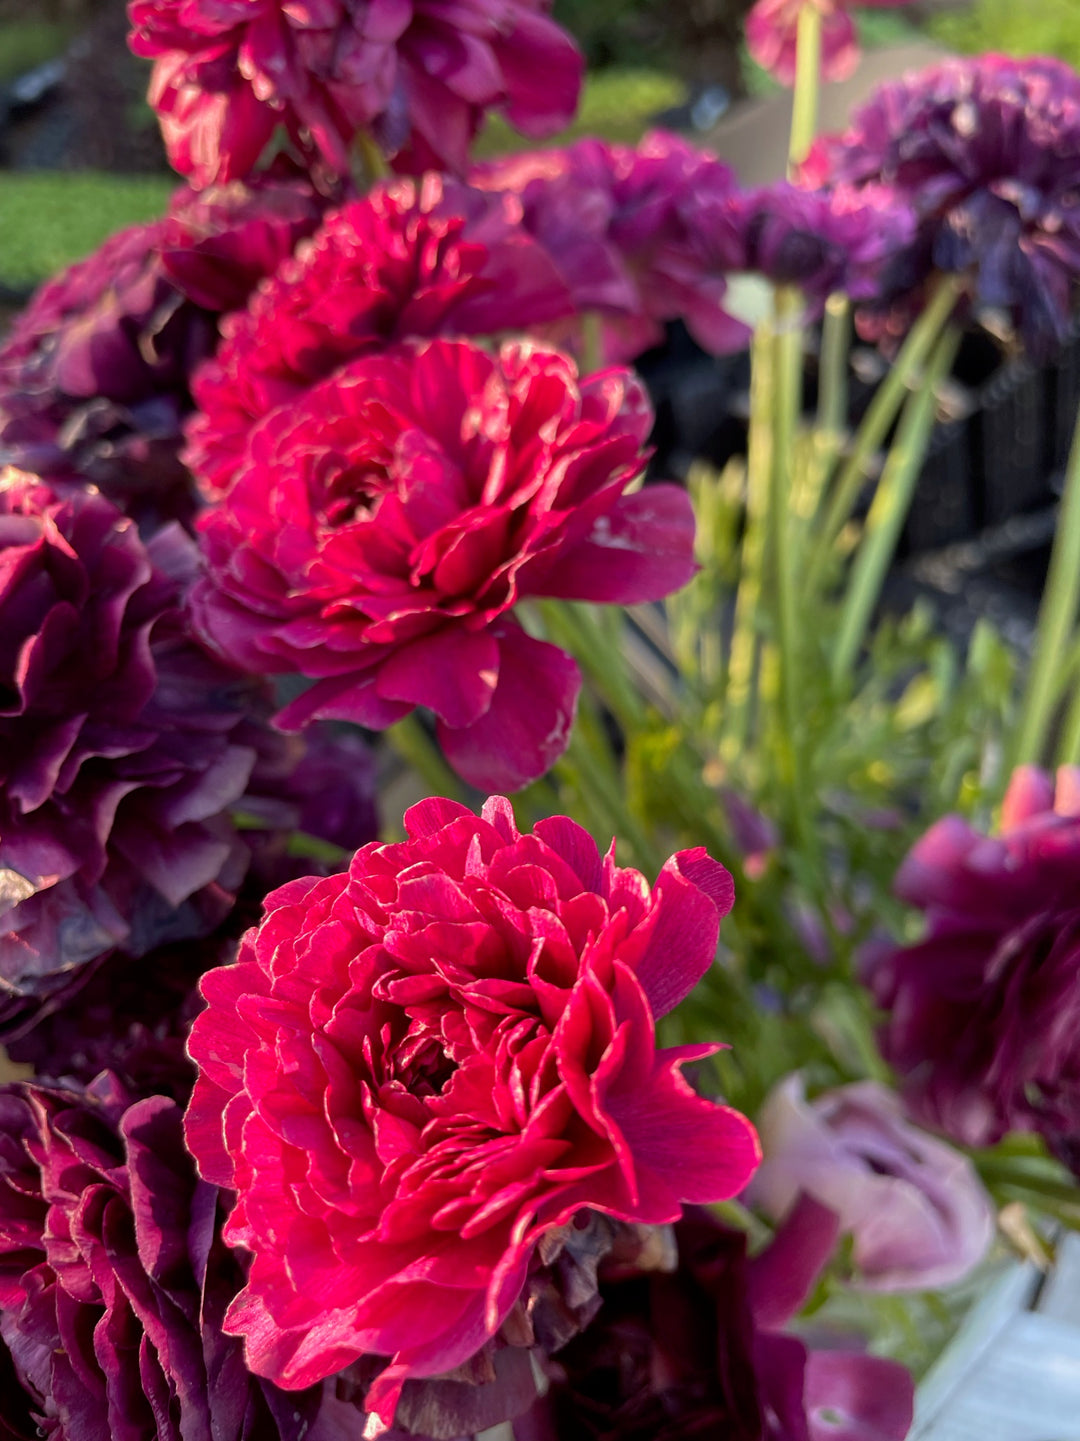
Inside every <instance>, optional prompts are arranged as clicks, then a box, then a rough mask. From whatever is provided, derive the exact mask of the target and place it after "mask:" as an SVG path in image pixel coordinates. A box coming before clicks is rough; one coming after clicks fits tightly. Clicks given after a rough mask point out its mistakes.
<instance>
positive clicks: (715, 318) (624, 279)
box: [470, 131, 745, 364]
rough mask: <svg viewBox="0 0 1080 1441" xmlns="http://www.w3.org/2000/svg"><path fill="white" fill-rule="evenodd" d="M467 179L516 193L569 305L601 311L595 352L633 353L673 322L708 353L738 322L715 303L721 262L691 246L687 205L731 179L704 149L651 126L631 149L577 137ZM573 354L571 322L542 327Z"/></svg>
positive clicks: (727, 344) (715, 194)
mask: <svg viewBox="0 0 1080 1441" xmlns="http://www.w3.org/2000/svg"><path fill="white" fill-rule="evenodd" d="M470 179H471V181H472V183H473V184H474V185H479V186H482V187H483V188H484V189H486V190H495V191H502V192H507V193H510V194H513V195H517V196H519V197H520V200H521V205H522V207H523V212H524V224H525V226H526V227H527V229H528V230H529V231H530V233H531V234H533V235H534V236H535V237H536V239H537V240H538V241H539V242H540V243H541V245H543V247H544V249H545V250H546V251H548V253H549V254H550V255H551V256H552V257H553V259H554V261H555V263H556V265H557V266H558V268H559V271H560V272H561V274H562V275H563V276H564V278H565V280H566V283H567V285H568V286H569V288H570V291H571V294H572V295H573V299H574V308H575V310H576V311H577V312H578V313H579V315H581V314H586V313H593V314H596V315H598V316H600V317H601V318H602V320H603V358H604V359H605V360H606V361H608V362H609V363H611V364H619V363H622V362H625V361H628V360H633V359H634V358H635V356H638V355H640V354H641V353H642V351H645V350H648V349H649V348H650V346H653V345H656V344H658V343H659V342H660V341H661V340H662V339H663V335H664V330H663V322H664V321H667V320H675V319H682V320H684V321H685V323H686V325H687V327H688V329H689V330H690V332H691V334H692V335H693V336H694V338H695V339H696V340H697V341H698V342H699V343H700V344H701V345H702V346H704V348H705V349H706V350H710V351H712V352H714V353H715V354H720V353H722V352H725V351H731V350H737V349H739V348H741V346H742V344H743V341H744V339H745V331H744V329H743V327H742V326H741V325H740V324H739V322H738V321H736V320H733V319H732V318H731V316H729V315H728V314H727V313H726V312H725V311H724V308H723V300H724V293H725V291H726V288H727V285H726V280H725V274H724V268H723V259H721V260H720V262H719V263H715V262H716V257H715V256H710V255H708V254H707V253H706V252H705V250H704V248H703V247H701V246H700V245H698V244H695V233H696V226H695V212H696V210H697V208H698V207H699V206H701V205H703V204H706V203H709V202H711V203H718V202H719V201H721V200H723V199H726V198H727V197H728V196H729V195H730V194H731V193H732V191H733V189H734V184H735V181H734V176H733V174H732V172H731V171H730V170H729V169H728V167H727V166H726V165H723V164H721V162H720V161H719V160H717V159H716V157H715V156H713V155H710V154H708V152H706V151H703V150H699V149H697V148H696V147H695V146H693V145H689V144H688V143H687V142H686V141H685V140H681V139H679V137H677V136H675V135H668V134H665V133H664V132H663V131H654V132H653V133H651V134H649V135H647V136H646V137H645V139H644V140H643V141H642V142H641V144H640V145H639V146H638V147H637V148H636V149H635V148H634V147H633V146H629V145H610V144H607V143H606V142H605V141H602V140H591V139H589V140H579V141H577V142H576V143H575V144H573V145H570V146H566V147H565V148H563V149H559V150H543V151H537V152H535V153H533V154H524V155H512V156H509V157H507V158H506V159H505V160H495V161H491V162H489V163H487V164H484V165H479V166H477V167H476V168H475V169H474V170H473V171H472V172H471V174H470ZM550 334H551V336H552V338H554V339H556V340H558V341H559V342H560V343H565V342H567V340H568V337H574V339H572V340H571V341H570V343H571V344H573V345H574V347H575V348H576V349H578V351H579V352H580V349H581V335H580V323H579V324H578V326H577V328H576V330H574V329H571V328H569V327H567V326H566V325H565V324H564V325H562V326H560V327H556V328H554V329H553V330H552V331H551V332H550Z"/></svg>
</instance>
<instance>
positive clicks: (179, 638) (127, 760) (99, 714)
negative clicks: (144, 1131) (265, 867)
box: [0, 470, 257, 1025]
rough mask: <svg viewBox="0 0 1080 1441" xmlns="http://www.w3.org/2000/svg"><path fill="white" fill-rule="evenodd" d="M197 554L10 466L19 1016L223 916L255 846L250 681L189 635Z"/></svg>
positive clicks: (11, 842) (6, 804)
mask: <svg viewBox="0 0 1080 1441" xmlns="http://www.w3.org/2000/svg"><path fill="white" fill-rule="evenodd" d="M194 564H195V551H194V547H193V545H192V544H191V542H190V541H189V540H188V539H187V537H186V536H185V535H184V534H183V533H182V532H181V531H180V530H179V528H178V527H175V526H173V527H168V528H165V529H162V530H160V531H159V532H158V533H157V534H156V535H155V536H154V538H153V540H152V541H151V542H150V543H149V545H146V544H144V543H143V542H142V541H141V540H140V539H139V536H138V533H137V531H136V529H135V525H134V522H133V521H132V520H131V519H130V518H128V517H125V516H123V515H122V514H121V513H120V512H119V511H118V510H117V509H116V508H115V507H114V506H113V505H111V504H110V503H109V502H108V501H107V500H105V499H104V497H103V496H101V495H99V494H98V493H97V492H96V491H94V490H92V489H83V490H73V491H72V492H71V493H70V494H68V495H67V496H66V497H62V496H60V495H58V494H57V493H56V492H55V491H54V490H53V489H51V488H50V487H49V486H47V485H45V484H43V483H42V482H40V481H39V480H37V479H36V478H35V477H32V476H27V475H24V474H22V473H20V472H17V471H10V470H9V471H6V472H3V473H0V993H2V999H0V1020H2V1023H3V1024H4V1025H8V1024H11V1023H13V1022H14V1020H15V1019H17V1018H22V1017H23V1016H24V1013H25V1012H26V1011H27V1010H33V1009H34V1008H35V1007H36V1006H37V1005H38V1004H39V1003H40V1002H41V1001H42V1000H44V999H46V998H48V997H49V996H50V995H52V994H53V993H54V992H55V991H56V990H57V989H58V988H59V987H62V986H66V985H68V984H69V983H71V982H73V981H74V980H75V979H76V978H77V976H78V973H79V971H80V970H81V968H82V967H84V966H86V965H87V964H88V963H89V962H91V961H94V960H96V959H97V958H98V957H100V956H101V955H103V954H104V953H105V952H106V951H109V950H111V949H112V948H114V947H120V948H121V949H124V950H125V951H127V952H128V953H130V954H135V955H138V954H143V953H145V952H146V951H148V950H150V949H151V948H153V947H154V946H156V945H160V944H164V943H166V942H169V941H171V940H174V939H180V938H183V937H186V936H190V935H193V934H200V933H205V932H206V931H208V930H210V929H211V928H212V927H213V926H214V925H216V924H217V923H218V921H219V920H220V919H221V918H222V916H223V915H224V914H225V912H226V911H227V910H228V909H229V907H230V905H231V903H232V898H233V895H234V893H235V890H236V887H237V885H238V883H239V881H240V880H241V879H242V877H243V874H244V869H245V866H246V864H247V853H246V851H245V849H244V848H243V846H242V845H241V844H240V842H239V840H238V837H237V835H236V833H235V831H234V829H233V826H232V823H231V821H230V819H229V817H228V808H229V806H230V805H232V804H233V803H234V802H235V801H237V800H238V799H239V798H240V796H241V795H242V794H243V792H244V789H245V787H246V785H247V783H248V778H249V776H250V774H251V771H252V768H253V766H254V764H255V760H256V754H257V752H256V747H255V745H254V744H253V743H252V740H251V736H250V734H249V732H250V731H251V730H252V729H253V723H249V722H248V720H247V719H246V713H247V712H249V711H250V710H251V707H252V695H251V693H250V692H251V688H250V685H249V684H248V683H246V682H244V681H243V679H242V678H241V677H239V676H237V674H236V673H235V672H234V671H230V670H226V669H225V668H224V667H223V666H222V665H221V664H220V663H219V662H217V661H215V660H214V659H212V658H211V656H209V655H208V654H207V653H206V652H205V651H204V650H203V649H201V648H200V647H199V646H198V645H196V644H195V643H194V642H193V641H192V640H191V639H190V638H189V636H188V634H187V631H186V625H185V623H184V620H183V618H182V616H181V614H180V612H179V610H178V609H177V602H178V593H179V590H180V588H181V586H182V585H183V584H185V583H186V582H187V581H188V580H190V576H191V572H192V570H193V569H194Z"/></svg>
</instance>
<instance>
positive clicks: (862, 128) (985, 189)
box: [805, 55, 1080, 353]
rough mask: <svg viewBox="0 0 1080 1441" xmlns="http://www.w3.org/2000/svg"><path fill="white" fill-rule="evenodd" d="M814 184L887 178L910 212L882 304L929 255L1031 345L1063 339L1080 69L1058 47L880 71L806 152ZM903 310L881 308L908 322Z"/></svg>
mask: <svg viewBox="0 0 1080 1441" xmlns="http://www.w3.org/2000/svg"><path fill="white" fill-rule="evenodd" d="M805 178H807V179H808V180H810V181H812V182H813V183H815V184H819V185H820V184H830V185H834V184H841V183H846V184H850V185H854V186H864V185H868V184H870V185H875V186H877V185H885V186H887V187H889V188H890V189H892V190H893V191H894V192H895V194H896V196H897V199H898V200H900V201H903V202H905V203H907V204H909V205H910V206H911V207H912V208H913V209H914V211H915V214H916V216H917V218H918V233H917V240H916V243H915V245H914V246H913V247H911V249H910V251H909V253H908V256H907V264H906V265H905V266H903V267H900V268H898V269H897V270H896V271H895V273H894V276H893V285H892V287H891V289H890V290H889V291H888V292H886V293H885V294H884V295H883V297H882V298H883V300H884V301H885V302H886V304H888V303H890V302H893V301H896V302H897V303H898V304H899V307H900V312H902V313H903V314H906V313H907V312H908V311H909V309H910V299H908V301H906V302H905V296H909V293H910V292H911V291H912V290H913V289H917V287H918V285H919V283H920V282H921V281H922V280H923V279H925V278H926V276H927V275H928V274H929V273H930V271H931V269H937V270H941V271H952V272H957V273H961V274H964V275H966V276H967V277H968V278H969V283H970V285H971V288H972V293H973V297H974V301H975V303H976V304H977V305H979V306H982V307H988V308H992V309H995V310H1000V311H1003V312H1006V313H1008V314H1009V315H1010V316H1011V318H1012V320H1013V322H1014V323H1015V324H1016V326H1017V328H1018V329H1019V331H1020V332H1021V333H1022V335H1023V337H1024V340H1025V343H1026V344H1027V345H1028V347H1029V348H1030V349H1031V350H1032V351H1033V352H1035V353H1041V352H1044V351H1045V350H1046V349H1047V348H1048V347H1049V346H1051V345H1052V344H1053V343H1054V342H1055V341H1057V340H1060V339H1061V338H1062V337H1063V335H1064V333H1065V328H1066V323H1067V321H1068V317H1069V315H1070V312H1071V310H1072V302H1073V297H1074V288H1075V284H1076V281H1077V279H1078V277H1080V76H1077V74H1076V73H1075V72H1074V71H1073V70H1072V69H1070V68H1069V66H1067V65H1065V64H1063V63H1061V62H1060V61H1057V60H1050V59H1032V60H1016V59H1011V58H1008V57H1006V56H1001V55H983V56H979V57H978V58H975V59H964V60H949V61H946V62H945V63H944V64H942V65H937V66H934V67H932V68H930V69H928V70H924V71H921V72H918V73H915V74H911V75H908V76H905V77H904V78H903V79H902V80H898V81H895V82H893V83H891V84H888V85H883V86H882V87H881V88H880V89H879V90H878V91H877V92H876V94H875V95H874V96H873V98H872V99H871V100H870V101H869V102H868V103H867V104H866V105H864V106H863V107H862V108H861V109H860V110H858V111H856V113H855V116H854V120H853V123H852V127H851V129H849V130H848V131H847V132H846V133H845V134H843V135H836V136H830V137H826V138H825V139H824V140H822V141H820V142H819V143H818V145H817V146H816V147H815V150H814V152H813V153H812V154H811V157H810V160H809V161H808V162H807V166H806V177H805ZM903 314H901V315H900V316H899V318H897V317H894V318H893V320H892V321H891V322H886V324H887V325H889V326H890V328H894V329H895V328H896V327H897V326H899V325H900V324H901V323H902V320H903Z"/></svg>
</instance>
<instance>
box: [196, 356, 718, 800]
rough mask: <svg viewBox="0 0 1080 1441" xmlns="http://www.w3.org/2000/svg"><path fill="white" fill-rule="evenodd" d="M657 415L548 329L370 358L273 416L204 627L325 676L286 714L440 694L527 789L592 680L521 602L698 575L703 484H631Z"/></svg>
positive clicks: (377, 719)
mask: <svg viewBox="0 0 1080 1441" xmlns="http://www.w3.org/2000/svg"><path fill="white" fill-rule="evenodd" d="M650 422H651V414H650V411H649V406H648V402H647V400H646V398H645V393H644V390H643V388H642V387H641V385H640V383H639V382H638V381H637V380H636V379H635V378H634V377H633V376H632V375H631V374H630V373H629V372H628V371H619V370H609V371H603V372H601V373H599V374H597V375H594V376H590V377H588V378H586V379H579V377H578V375H577V373H576V371H575V369H574V365H573V362H572V361H570V360H569V359H567V357H565V356H563V355H561V354H559V353H558V352H557V351H549V350H544V349H540V348H538V347H533V346H530V345H519V344H507V345H505V346H503V348H502V349H501V351H500V352H499V353H498V355H497V356H496V355H492V354H490V353H489V352H488V351H486V350H482V349H480V348H479V347H477V346H474V345H470V344H467V343H465V342H461V341H442V340H435V341H429V342H426V343H424V344H419V345H406V346H398V347H395V348H393V349H389V350H385V351H382V352H381V353H379V354H377V355H372V356H369V357H366V358H364V359H362V360H358V361H354V362H353V363H352V364H351V365H348V366H345V367H343V368H342V369H341V370H339V371H338V372H337V373H336V374H335V375H334V376H333V377H332V378H331V379H330V380H328V381H326V382H324V383H323V384H322V385H320V386H316V387H314V388H313V389H312V390H310V391H309V392H307V393H306V394H304V395H302V396H301V397H300V398H298V400H297V401H296V402H295V403H294V404H292V405H283V406H281V407H280V408H279V409H278V410H276V411H274V412H272V413H271V414H270V415H269V416H268V417H267V418H266V420H265V421H264V422H263V423H262V425H261V426H259V428H258V429H257V430H256V431H255V433H254V435H253V436H252V439H251V441H250V443H249V446H248V453H247V459H246V462H245V466H244V468H243V470H242V471H241V473H240V477H239V479H237V480H236V481H235V482H234V484H233V487H232V489H231V490H230V491H229V493H228V494H227V496H226V497H225V498H224V499H223V500H222V501H221V502H220V503H219V504H218V505H217V507H216V508H214V509H213V510H211V511H210V512H208V513H207V514H206V515H205V516H204V517H203V519H202V520H201V522H200V528H201V530H202V534H203V543H204V552H205V556H206V562H207V569H206V574H205V576H204V578H203V579H202V580H201V581H200V582H199V583H198V584H197V585H196V587H195V589H194V591H193V593H192V596H191V608H192V613H193V616H194V617H195V621H196V624H197V625H198V626H199V627H200V629H201V631H202V633H203V634H204V635H205V636H206V637H207V638H208V639H209V640H210V641H211V642H212V644H213V645H215V646H216V647H217V649H218V650H219V651H220V652H221V653H222V654H223V655H225V656H227V657H228V658H229V659H230V660H231V661H232V662H234V663H235V664H237V665H239V666H241V667H243V668H245V669H247V670H248V671H251V672H253V673H255V674H270V673H274V672H284V673H288V672H294V673H299V674H300V675H305V676H309V677H312V678H314V679H315V680H316V684H315V685H314V687H313V688H312V689H310V690H308V691H307V692H306V693H304V694H303V695H301V696H300V697H299V698H298V699H296V700H294V701H293V702H292V703H291V704H290V705H288V706H287V707H286V708H285V710H284V711H283V712H282V713H281V715H280V716H279V723H280V724H281V725H282V726H283V727H285V728H298V727H300V726H302V725H304V724H306V723H307V722H308V721H310V720H312V719H314V718H319V717H321V718H326V719H335V718H336V719H341V720H350V721H355V722H357V723H359V724H361V725H365V726H370V727H372V728H374V729H381V728H382V727H384V726H388V725H391V724H393V722H394V721H397V720H399V719H401V718H402V717H403V716H405V715H407V714H408V713H409V712H410V711H411V710H412V709H413V708H414V707H415V706H418V705H422V706H427V707H429V708H430V709H431V710H432V711H434V712H435V714H436V715H437V716H438V718H439V731H438V734H439V741H440V744H441V745H442V747H443V750H444V752H445V753H446V756H447V759H448V760H449V761H450V763H451V765H452V766H453V767H454V768H455V769H456V770H457V771H458V772H459V773H460V774H461V775H463V776H464V777H465V778H466V779H467V780H469V781H471V782H472V783H473V784H474V785H476V786H478V787H480V788H482V789H488V790H490V789H495V788H501V789H514V790H516V789H517V788H518V787H520V786H522V785H524V784H526V783H527V782H528V781H531V780H534V779H535V778H536V777H537V776H539V775H542V774H543V773H544V771H546V770H547V769H548V768H549V767H550V766H551V765H552V764H553V763H554V761H555V760H556V759H557V757H558V756H559V755H561V753H562V752H563V750H564V749H565V747H566V744H567V742H568V740H569V735H570V729H571V726H572V724H573V716H574V706H575V702H576V698H577V691H578V687H579V685H580V676H579V673H578V670H577V666H576V665H575V664H574V662H573V660H571V658H570V657H569V656H567V655H566V654H565V653H564V652H563V651H561V650H559V649H558V648H557V647H556V646H553V645H550V644H548V643H547V642H544V641H539V640H535V639H533V638H532V637H530V636H529V635H527V634H526V633H525V631H524V630H522V629H521V627H520V626H519V625H518V624H517V622H516V621H515V620H513V619H512V618H511V610H512V608H513V606H514V605H515V603H516V602H517V601H518V600H520V599H522V598H524V597H526V596H564V597H568V598H572V599H577V600H596V601H611V602H614V603H617V604H629V603H632V602H638V601H646V600H656V599H659V598H660V597H661V596H664V595H667V594H669V593H670V592H671V591H673V590H676V589H678V588H679V586H681V585H684V584H685V583H686V582H687V581H688V580H689V579H690V577H691V575H692V574H693V572H694V559H693V535H694V518H693V511H692V508H691V506H690V502H689V500H688V498H687V496H686V494H685V492H684V491H683V490H681V489H680V488H679V487H678V486H675V485H652V486H648V487H646V488H645V489H644V490H641V491H639V492H637V493H634V494H629V495H627V494H624V491H625V489H626V486H627V485H628V484H629V482H630V481H631V480H633V479H634V478H635V477H636V476H637V475H639V474H640V472H641V470H642V468H643V465H644V462H645V458H646V457H645V455H644V453H643V451H642V446H643V443H644V440H645V436H646V435H647V433H648V430H649V425H650Z"/></svg>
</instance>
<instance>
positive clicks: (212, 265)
mask: <svg viewBox="0 0 1080 1441" xmlns="http://www.w3.org/2000/svg"><path fill="white" fill-rule="evenodd" d="M321 210H322V204H321V202H320V201H319V200H318V199H317V197H316V196H315V194H314V192H313V191H312V190H311V188H310V186H308V185H307V183H306V182H301V181H297V180H292V181H290V180H274V179H264V180H261V181H257V182H253V183H252V185H251V186H249V187H246V186H242V185H239V184H237V185H229V186H221V187H216V188H214V189H212V190H210V191H207V192H205V193H204V194H202V195H195V194H194V193H193V192H192V191H189V190H187V189H182V190H179V191H178V192H177V193H176V194H175V195H174V197H173V200H172V203H171V205H170V208H169V212H168V214H167V215H166V216H165V218H164V219H162V220H159V221H153V222H151V223H150V224H148V225H139V226H134V227H133V228H131V229H130V230H124V231H121V232H120V233H119V234H118V235H114V236H113V237H112V238H111V239H109V240H107V241H106V242H105V244H104V245H103V246H102V247H101V248H100V249H99V250H97V251H95V253H94V254H93V255H91V256H90V257H89V258H88V259H86V260H81V261H79V262H78V263H77V264H75V265H73V266H71V267H70V269H68V270H66V271H64V272H63V273H62V274H61V275H59V276H57V277H56V279H54V280H51V281H49V282H48V284H46V285H45V286H43V287H42V288H41V290H40V291H38V293H37V295H36V296H35V297H34V299H33V300H32V301H31V302H30V304H29V306H28V307H27V308H26V310H25V311H24V312H23V313H22V315H20V316H19V317H17V319H16V320H15V322H14V324H13V326H12V328H11V332H10V335H9V336H8V338H7V340H6V342H5V344H4V345H3V347H2V348H0V462H4V463H10V464H15V465H19V466H21V467H23V468H24V469H27V470H32V471H34V472H36V473H37V474H41V475H48V476H50V477H63V478H70V477H72V476H79V477H85V478H88V479H89V480H91V481H93V482H94V484H96V485H97V486H99V487H100V488H101V489H102V490H103V491H104V492H105V493H106V494H107V495H109V496H110V497H111V498H112V499H113V500H115V501H116V502H117V504H120V505H123V506H124V507H125V508H129V509H132V510H134V511H137V512H139V513H140V515H143V514H144V513H148V514H149V515H150V516H151V517H155V516H160V515H170V514H179V515H182V516H185V517H186V516H187V515H188V514H189V512H190V507H191V497H190V494H189V491H190V483H189V480H188V477H187V476H186V474H185V472H184V470H183V467H182V466H181V465H180V463H179V461H178V459H177V451H178V449H179V444H180V427H181V422H182V420H183V417H184V415H185V414H186V413H187V412H188V411H189V410H190V408H191V396H190V393H189V384H190V380H191V373H192V371H193V370H194V368H195V366H196V365H197V364H198V363H199V362H200V361H202V360H204V359H205V358H206V357H207V356H209V355H212V354H213V351H214V347H215V345H216V343H217V324H216V317H217V316H218V315H219V314H220V313H221V312H223V311H226V310H232V309H234V308H235V307H236V306H240V305H243V304H244V302H245V301H246V299H247V296H248V294H249V293H250V291H251V289H252V287H253V286H254V285H255V283H256V281H258V280H259V279H261V278H262V277H263V276H264V275H267V274H269V273H270V272H271V271H273V270H274V269H275V268H276V267H277V265H278V264H279V263H280V261H282V260H283V259H284V258H285V257H286V256H287V255H289V254H290V253H291V251H292V250H293V248H294V246H295V245H296V243H297V241H298V240H299V239H300V238H301V236H303V235H308V234H310V233H311V232H312V231H313V230H314V229H315V227H316V225H317V224H318V221H319V217H320V214H321Z"/></svg>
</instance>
